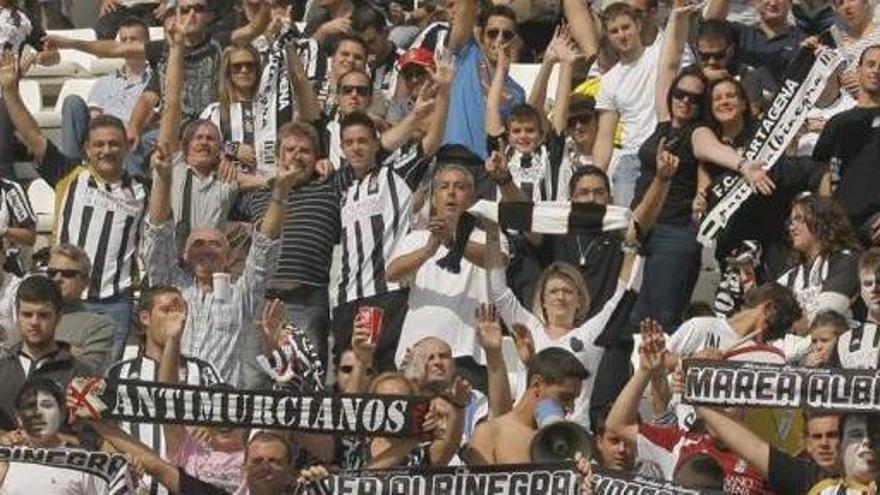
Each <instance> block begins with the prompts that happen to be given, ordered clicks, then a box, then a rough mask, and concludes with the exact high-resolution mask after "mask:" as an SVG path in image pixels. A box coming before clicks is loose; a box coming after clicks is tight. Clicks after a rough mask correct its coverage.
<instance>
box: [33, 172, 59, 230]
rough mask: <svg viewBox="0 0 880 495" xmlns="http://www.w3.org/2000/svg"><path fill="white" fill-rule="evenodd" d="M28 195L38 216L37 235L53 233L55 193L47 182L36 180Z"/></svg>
mask: <svg viewBox="0 0 880 495" xmlns="http://www.w3.org/2000/svg"><path fill="white" fill-rule="evenodd" d="M27 194H28V199H30V201H31V205H32V206H33V208H34V214H35V215H36V216H37V234H47V233H51V232H52V222H53V216H54V215H55V191H53V190H52V188H51V187H50V186H49V183H47V182H46V181H45V180H43V179H35V180H33V181H31V183H30V185H29V186H28V190H27Z"/></svg>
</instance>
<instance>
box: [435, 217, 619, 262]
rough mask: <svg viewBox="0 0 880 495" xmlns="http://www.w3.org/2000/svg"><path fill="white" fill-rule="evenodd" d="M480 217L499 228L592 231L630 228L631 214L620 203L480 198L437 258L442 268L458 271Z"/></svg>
mask: <svg viewBox="0 0 880 495" xmlns="http://www.w3.org/2000/svg"><path fill="white" fill-rule="evenodd" d="M478 218H481V219H484V220H488V221H491V222H494V223H497V224H498V225H499V226H500V227H501V229H502V230H515V231H519V232H534V233H537V234H555V235H567V234H575V235H581V234H595V233H598V232H603V231H604V232H607V231H611V230H622V229H626V228H628V227H629V225H630V222H631V220H632V213H631V212H630V211H629V209H627V208H624V207H622V206H613V205H597V204H592V203H569V202H565V201H542V202H539V203H532V202H500V203H499V202H494V201H486V200H479V201H477V202H476V204H474V206H472V207H470V208H468V210H467V211H466V212H464V213H462V215H461V217H460V218H459V219H458V225H457V226H456V232H455V241H454V242H453V244H452V246H451V247H450V248H449V253H448V254H447V255H446V256H445V257H444V258H443V259H440V260H438V261H437V264H438V265H440V267H441V268H445V269H446V270H449V271H451V272H453V273H458V271H459V270H460V267H461V258H462V256H464V249H465V247H466V246H467V240H468V239H469V238H470V234H471V232H472V231H473V229H474V227H475V226H476V223H477V219H478Z"/></svg>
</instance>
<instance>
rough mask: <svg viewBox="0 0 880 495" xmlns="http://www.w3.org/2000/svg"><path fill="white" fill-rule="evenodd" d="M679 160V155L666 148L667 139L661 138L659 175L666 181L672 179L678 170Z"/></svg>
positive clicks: (658, 151) (658, 147)
mask: <svg viewBox="0 0 880 495" xmlns="http://www.w3.org/2000/svg"><path fill="white" fill-rule="evenodd" d="M679 162H680V160H679V159H678V157H677V156H675V154H673V153H672V152H671V151H669V150H667V149H666V139H665V138H662V139H660V144H659V145H658V146H657V177H659V178H660V179H661V180H663V181H664V182H665V181H668V180H669V179H671V178H672V176H673V175H675V174H676V172H678V165H679Z"/></svg>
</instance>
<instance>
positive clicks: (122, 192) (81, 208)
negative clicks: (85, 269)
mask: <svg viewBox="0 0 880 495" xmlns="http://www.w3.org/2000/svg"><path fill="white" fill-rule="evenodd" d="M40 174H41V175H42V176H43V178H44V179H46V182H48V183H49V184H50V185H52V186H54V187H55V227H54V229H53V231H54V235H53V238H54V241H55V243H70V244H74V245H76V246H79V247H80V248H82V249H83V250H84V251H85V252H86V254H88V255H89V259H90V260H91V261H92V273H91V275H90V276H89V287H88V293H87V299H88V300H91V301H97V300H102V299H107V298H110V297H113V296H116V295H119V294H121V293H123V292H125V291H127V290H129V289H130V288H131V286H132V281H133V278H134V269H135V256H136V253H137V248H138V243H139V240H140V234H141V224H142V223H143V217H144V213H145V211H146V205H147V190H146V188H145V187H144V185H143V184H142V183H140V182H139V181H137V180H135V179H133V178H131V177H130V176H129V175H128V174H127V173H125V172H123V174H122V179H121V180H120V181H118V182H115V183H110V182H106V181H104V180H102V179H101V178H100V177H99V176H98V175H97V174H96V173H95V172H94V171H93V169H92V168H91V167H89V166H85V165H78V164H77V163H76V162H75V161H74V160H72V159H70V158H68V157H67V156H65V155H64V154H62V153H61V152H60V151H59V150H58V148H56V147H55V145H54V144H52V142H51V141H50V142H48V147H47V149H46V155H45V157H44V159H43V163H42V164H41V166H40Z"/></svg>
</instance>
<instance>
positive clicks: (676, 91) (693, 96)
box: [672, 88, 703, 105]
mask: <svg viewBox="0 0 880 495" xmlns="http://www.w3.org/2000/svg"><path fill="white" fill-rule="evenodd" d="M672 97H673V98H675V99H676V100H681V101H688V102H690V103H693V104H694V105H698V104H699V103H700V98H702V97H703V95H701V94H699V93H691V92H690V91H685V90H683V89H681V88H673V89H672Z"/></svg>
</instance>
